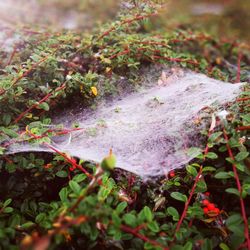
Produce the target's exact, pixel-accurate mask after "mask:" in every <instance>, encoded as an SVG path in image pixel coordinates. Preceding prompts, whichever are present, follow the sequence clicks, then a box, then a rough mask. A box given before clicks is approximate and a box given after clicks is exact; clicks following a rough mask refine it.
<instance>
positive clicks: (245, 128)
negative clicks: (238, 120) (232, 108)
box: [236, 126, 250, 131]
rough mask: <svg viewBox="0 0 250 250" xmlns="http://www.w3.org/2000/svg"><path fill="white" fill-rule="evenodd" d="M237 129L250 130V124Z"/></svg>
mask: <svg viewBox="0 0 250 250" xmlns="http://www.w3.org/2000/svg"><path fill="white" fill-rule="evenodd" d="M236 130H238V131H243V130H250V126H241V127H238V128H236Z"/></svg>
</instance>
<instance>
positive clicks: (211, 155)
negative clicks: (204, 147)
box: [206, 152, 218, 159]
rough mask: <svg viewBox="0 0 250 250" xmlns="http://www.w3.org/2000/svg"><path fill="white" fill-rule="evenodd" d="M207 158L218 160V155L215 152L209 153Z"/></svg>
mask: <svg viewBox="0 0 250 250" xmlns="http://www.w3.org/2000/svg"><path fill="white" fill-rule="evenodd" d="M206 158H209V159H217V158H218V155H217V154H215V153H214V152H208V153H207V154H206Z"/></svg>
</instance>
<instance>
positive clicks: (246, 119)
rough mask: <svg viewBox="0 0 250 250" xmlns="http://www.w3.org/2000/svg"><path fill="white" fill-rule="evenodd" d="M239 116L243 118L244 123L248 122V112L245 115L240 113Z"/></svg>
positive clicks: (249, 118)
mask: <svg viewBox="0 0 250 250" xmlns="http://www.w3.org/2000/svg"><path fill="white" fill-rule="evenodd" d="M241 118H242V119H243V121H244V122H245V123H246V124H250V115H249V114H247V115H241Z"/></svg>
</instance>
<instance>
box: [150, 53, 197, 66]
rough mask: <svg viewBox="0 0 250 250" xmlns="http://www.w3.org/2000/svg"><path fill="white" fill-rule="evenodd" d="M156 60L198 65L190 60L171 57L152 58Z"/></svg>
mask: <svg viewBox="0 0 250 250" xmlns="http://www.w3.org/2000/svg"><path fill="white" fill-rule="evenodd" d="M153 57H154V58H156V59H163V60H167V61H170V62H185V63H189V64H192V65H196V66H197V65H199V63H198V62H196V61H194V60H190V59H183V58H173V57H167V56H156V55H155V56H153Z"/></svg>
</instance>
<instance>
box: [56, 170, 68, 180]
mask: <svg viewBox="0 0 250 250" xmlns="http://www.w3.org/2000/svg"><path fill="white" fill-rule="evenodd" d="M56 176H58V177H61V178H65V177H67V176H68V173H67V172H66V171H65V170H61V171H58V172H57V173H56Z"/></svg>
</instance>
